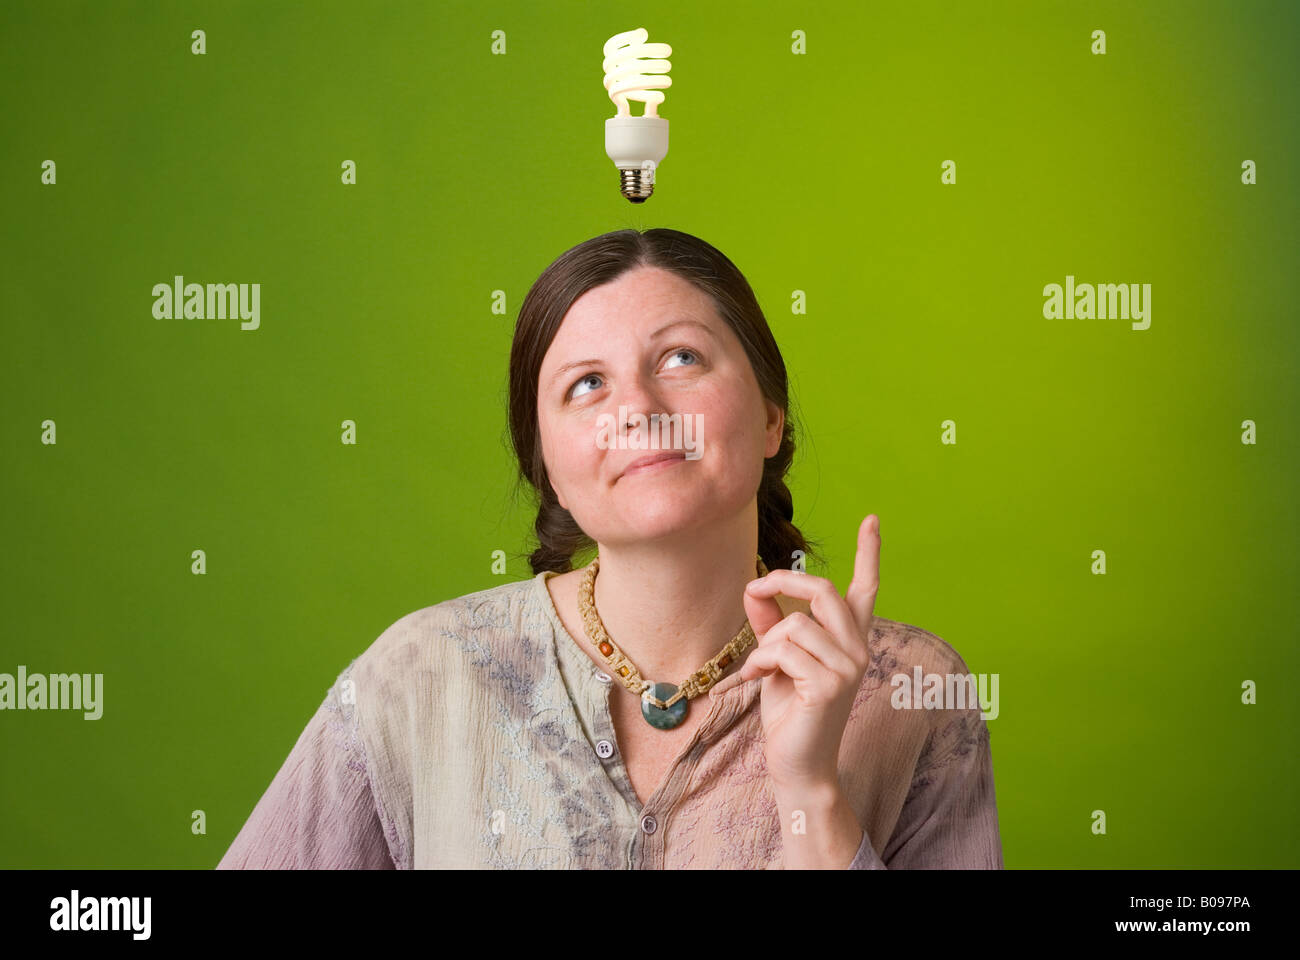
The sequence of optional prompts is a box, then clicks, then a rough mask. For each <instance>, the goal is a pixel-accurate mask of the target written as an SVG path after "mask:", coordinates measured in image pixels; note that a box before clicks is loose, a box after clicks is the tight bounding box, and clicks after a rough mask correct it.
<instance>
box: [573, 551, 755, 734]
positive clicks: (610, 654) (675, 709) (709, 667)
mask: <svg viewBox="0 0 1300 960" xmlns="http://www.w3.org/2000/svg"><path fill="white" fill-rule="evenodd" d="M755 559H756V560H757V561H758V575H759V576H760V577H765V576H767V574H768V569H767V566H766V565H765V564H764V563H763V558H762V557H761V556H757V555H756V556H755ZM599 571H600V557H599V555H598V556H597V557H596V559H595V560H593V561H591V563H590V565H589V566H588V567H587V570H586V573H585V574H584V576H583V578H582V583H581V584H580V585H579V586H578V612H579V613H581V614H582V625H583V627H584V629H585V630H586V631H587V639H588V640H590V641H591V642H592V643H593V644H594V645H595V647H596V649H597V650H599V651H600V655H601V656H602V657H604V658H605V662H606V663H608V664H609V665H610V666H611V667H613V668H614V674H615V675H616V676H617V677H618V678H619V679H620V680H622V681H623V685H624V686H625V687H627V688H628V689H629V690H631V691H632V692H633V693H635V694H637V695H638V696H640V697H641V715H642V716H643V717H645V721H646V723H648V724H650V726H652V727H654V728H655V729H657V730H671V729H672V728H673V727H675V726H677V725H678V724H680V723H681V722H682V720H684V719H685V718H686V705H687V701H688V700H691V699H693V698H695V697H698V696H699V695H700V694H702V693H705V692H707V691H708V689H709V688H710V687H712V686H713V685H714V684H715V683H717V682H718V681H719V680H720V679H722V673H723V671H724V670H726V668H727V667H728V666H729V665H730V664H732V663H734V662H735V661H736V660H738V659H740V657H741V655H742V654H743V653H744V652H745V651H746V650H748V649H749V648H750V647H751V646H753V645H754V643H755V642H756V638H755V637H754V630H753V628H752V627H750V625H749V620H746V621H745V625H744V626H743V627H741V628H740V632H739V633H738V634H736V635H735V636H734V637H733V638H732V639H731V640H729V641H728V642H727V645H726V646H724V647H723V648H722V649H721V650H720V651H719V652H718V654H717V656H715V657H714V658H713V659H712V660H710V661H709V662H708V663H706V664H705V665H704V666H703V667H701V668H700V669H699V670H696V671H695V672H694V673H693V674H691V675H690V677H689V678H687V680H686V681H685V682H684V683H683V684H682V685H681V688H680V689H679V688H678V687H677V686H676V685H675V684H672V683H663V682H660V683H651V682H650V681H648V680H645V679H643V678H642V677H641V671H640V670H638V669H637V668H636V664H634V663H633V662H632V661H631V660H629V659H628V658H627V657H626V656H625V655H624V653H623V651H622V650H620V649H619V648H618V644H616V643H615V642H614V641H613V640H612V639H610V636H609V634H608V633H607V632H606V631H605V624H604V623H602V622H601V619H600V614H598V613H597V612H596V574H597V573H598V572H599Z"/></svg>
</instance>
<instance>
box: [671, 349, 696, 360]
mask: <svg viewBox="0 0 1300 960" xmlns="http://www.w3.org/2000/svg"><path fill="white" fill-rule="evenodd" d="M682 354H685V355H686V356H688V357H695V351H694V350H687V349H686V348H685V347H683V348H682V349H681V350H674V351H673V352H672V354H671V356H674V357H680V356H681V355H682ZM695 359H696V360H699V357H695Z"/></svg>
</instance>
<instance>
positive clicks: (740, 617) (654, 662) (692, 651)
mask: <svg viewBox="0 0 1300 960" xmlns="http://www.w3.org/2000/svg"><path fill="white" fill-rule="evenodd" d="M751 529H752V528H751ZM756 553H757V531H754V532H753V533H752V534H751V536H750V537H749V538H746V537H732V538H731V539H729V540H727V541H726V542H718V540H717V539H714V538H706V537H699V536H696V537H693V538H692V540H691V542H689V543H683V544H678V545H675V546H667V545H665V544H664V543H662V542H660V543H656V544H644V543H641V544H634V545H630V546H628V547H622V546H610V545H603V546H601V547H600V570H599V572H598V574H597V576H596V585H595V601H596V610H597V612H598V613H599V614H600V619H601V622H602V623H603V624H604V625H605V630H606V632H607V633H608V634H609V635H610V637H611V638H612V639H613V641H614V642H615V643H616V644H618V646H619V648H620V649H621V650H622V651H623V653H624V654H625V655H626V656H627V657H628V658H630V659H631V661H632V662H633V663H634V664H636V666H637V669H638V670H640V671H641V676H642V677H643V678H644V679H646V680H648V681H651V682H668V683H673V684H676V685H678V686H680V685H681V684H682V683H683V682H684V681H685V680H686V679H687V678H688V677H689V676H690V675H691V674H692V673H694V672H695V671H696V670H699V669H700V668H701V667H703V666H704V664H705V663H707V662H708V661H709V660H711V659H712V658H713V657H715V656H716V655H717V654H718V653H719V652H720V651H721V650H722V647H723V646H724V645H725V644H726V643H727V642H729V641H730V640H731V639H732V638H733V637H735V636H736V634H737V633H738V632H739V631H740V628H741V627H742V626H743V625H744V623H745V604H744V599H743V597H744V592H745V585H746V584H747V583H749V581H751V580H753V579H755V578H756V577H757V576H758V570H757V561H756V557H755V555H756ZM742 660H743V657H742ZM726 669H727V671H728V672H730V671H731V670H732V669H734V668H733V667H732V666H730V665H729V666H728V667H727V668H726Z"/></svg>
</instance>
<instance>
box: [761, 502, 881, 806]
mask: <svg viewBox="0 0 1300 960" xmlns="http://www.w3.org/2000/svg"><path fill="white" fill-rule="evenodd" d="M879 582H880V519H879V517H877V516H876V515H875V514H868V515H867V517H866V518H865V519H864V520H863V521H862V524H861V526H860V527H859V528H858V553H857V559H856V560H855V562H854V567H853V582H852V583H850V584H849V589H848V592H847V593H846V594H845V595H844V596H843V597H841V596H840V594H839V591H838V590H837V589H836V587H835V584H834V583H832V582H831V581H830V580H827V579H826V578H825V577H814V576H810V575H809V574H806V573H796V572H794V571H793V570H773V571H772V572H771V573H769V574H768V575H767V576H766V577H763V578H762V579H761V580H754V581H752V582H751V583H750V584H749V585H748V586H747V587H746V589H745V612H746V614H747V615H748V617H749V623H750V626H751V627H752V628H753V630H754V635H755V636H756V637H757V638H758V647H757V648H756V649H754V650H753V651H751V652H750V654H749V656H748V657H747V658H746V660H745V662H744V665H743V666H742V668H741V671H740V675H741V677H742V678H743V679H744V680H752V679H753V678H754V677H758V676H761V677H762V678H763V688H762V691H761V708H762V719H763V733H764V737H765V739H766V744H765V748H764V749H765V754H766V757H767V769H768V774H769V776H770V777H771V778H772V782H773V784H774V785H775V787H776V789H777V790H778V791H779V792H780V791H785V792H788V793H791V794H793V793H799V794H811V793H814V792H818V791H821V792H823V793H824V794H825V795H838V793H839V752H840V741H841V740H843V738H844V728H845V726H846V725H847V724H848V719H849V711H850V709H851V708H852V706H853V699H854V697H855V695H856V694H857V692H858V689H859V688H860V687H861V685H862V677H863V676H864V675H865V673H866V671H867V667H868V665H869V664H870V662H871V657H870V637H871V621H872V618H873V616H874V613H875V606H876V590H877V588H878V586H879ZM778 593H783V594H785V595H786V596H788V597H798V598H801V599H805V600H807V601H809V604H810V605H811V609H812V614H813V616H812V617H808V616H807V615H805V614H803V613H802V612H799V611H796V612H794V613H792V614H790V615H789V616H788V617H783V616H782V613H781V608H780V607H779V606H778V605H777V602H776V599H775V595H776V594H778Z"/></svg>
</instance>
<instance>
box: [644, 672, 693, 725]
mask: <svg viewBox="0 0 1300 960" xmlns="http://www.w3.org/2000/svg"><path fill="white" fill-rule="evenodd" d="M676 692H677V687H676V686H675V685H673V684H671V683H656V684H655V685H654V687H653V688H651V689H650V691H649V693H650V695H651V696H652V697H654V698H655V699H657V700H667V699H668V698H669V697H671V696H672V695H673V694H674V693H676ZM687 702H688V701H687V699H686V698H685V697H682V698H681V699H680V700H678V701H677V702H676V703H674V704H673V705H672V706H671V707H669V708H668V709H667V710H660V709H659V708H658V707H656V706H655V705H654V704H653V703H650V702H649V701H648V700H642V701H641V716H643V717H645V722H646V723H648V724H650V726H652V727H654V728H655V729H657V730H671V729H672V728H673V727H675V726H677V725H678V724H679V723H681V722H682V720H684V719H685V718H686V704H687Z"/></svg>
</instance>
